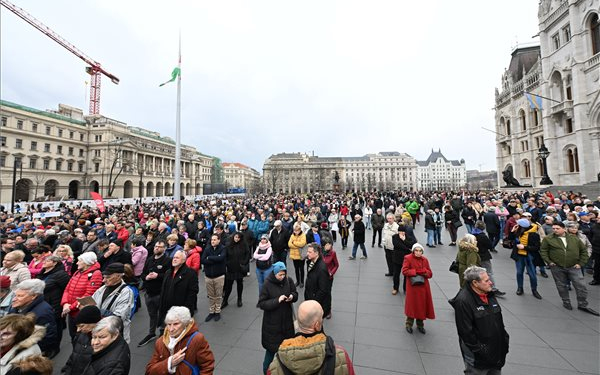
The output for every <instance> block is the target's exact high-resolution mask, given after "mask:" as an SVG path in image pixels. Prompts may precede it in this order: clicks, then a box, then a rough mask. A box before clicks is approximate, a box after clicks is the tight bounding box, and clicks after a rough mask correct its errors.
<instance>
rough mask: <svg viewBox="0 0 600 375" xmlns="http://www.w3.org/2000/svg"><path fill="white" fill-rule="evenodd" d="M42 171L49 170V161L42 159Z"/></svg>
mask: <svg viewBox="0 0 600 375" xmlns="http://www.w3.org/2000/svg"><path fill="white" fill-rule="evenodd" d="M44 169H45V170H48V169H50V160H48V159H44Z"/></svg>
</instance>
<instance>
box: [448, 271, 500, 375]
mask: <svg viewBox="0 0 600 375" xmlns="http://www.w3.org/2000/svg"><path fill="white" fill-rule="evenodd" d="M464 279H465V286H464V287H463V288H462V289H461V290H460V291H459V292H458V294H457V295H456V297H454V298H453V299H451V300H450V304H451V305H452V307H454V319H455V321H456V329H457V331H458V341H459V344H460V351H461V353H462V357H463V361H464V364H465V374H467V375H500V373H501V369H502V367H503V366H504V363H505V361H506V354H507V353H508V341H509V336H508V332H506V329H505V328H504V321H503V319H502V309H501V308H500V305H499V304H498V301H497V300H496V297H494V293H490V292H491V291H492V280H491V279H490V277H489V275H488V274H487V272H486V270H485V268H481V267H478V266H471V267H469V268H467V269H466V270H465V273H464Z"/></svg>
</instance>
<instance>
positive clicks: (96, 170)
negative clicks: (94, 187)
mask: <svg viewBox="0 0 600 375" xmlns="http://www.w3.org/2000/svg"><path fill="white" fill-rule="evenodd" d="M94 172H95V173H98V172H100V163H94Z"/></svg>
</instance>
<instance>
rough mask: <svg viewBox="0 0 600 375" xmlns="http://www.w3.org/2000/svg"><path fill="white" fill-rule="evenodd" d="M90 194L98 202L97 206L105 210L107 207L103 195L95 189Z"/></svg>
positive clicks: (101, 210)
mask: <svg viewBox="0 0 600 375" xmlns="http://www.w3.org/2000/svg"><path fill="white" fill-rule="evenodd" d="M90 195H91V196H92V199H93V200H94V203H96V207H98V209H99V210H100V212H104V210H106V208H105V207H104V199H102V196H101V195H100V194H98V193H96V192H95V191H92V192H90Z"/></svg>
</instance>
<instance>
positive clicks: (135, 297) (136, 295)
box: [127, 285, 140, 319]
mask: <svg viewBox="0 0 600 375" xmlns="http://www.w3.org/2000/svg"><path fill="white" fill-rule="evenodd" d="M127 286H128V287H129V289H131V292H132V293H133V306H131V316H130V317H129V319H131V318H133V316H134V315H135V313H136V312H138V310H139V309H140V305H139V303H138V302H140V291H139V290H138V288H137V287H136V286H135V285H127Z"/></svg>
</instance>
